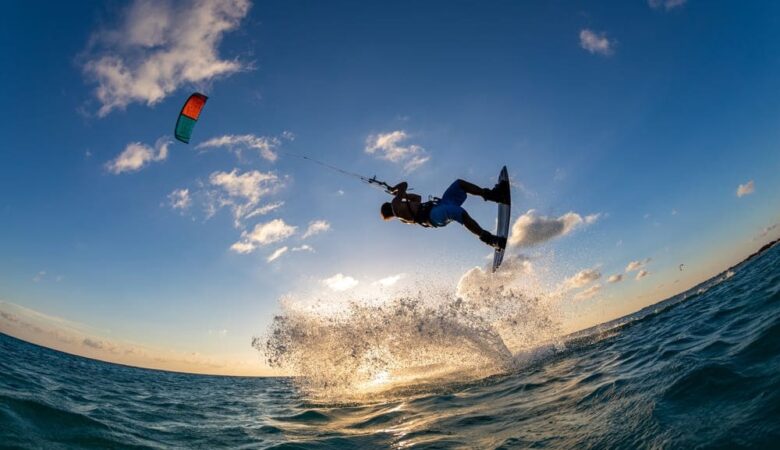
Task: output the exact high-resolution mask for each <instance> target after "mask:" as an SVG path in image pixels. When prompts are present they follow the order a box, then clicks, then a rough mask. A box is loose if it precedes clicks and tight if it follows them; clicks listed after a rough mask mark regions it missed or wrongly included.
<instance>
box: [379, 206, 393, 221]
mask: <svg viewBox="0 0 780 450" xmlns="http://www.w3.org/2000/svg"><path fill="white" fill-rule="evenodd" d="M380 212H381V213H382V218H383V219H385V220H390V219H392V218H393V217H394V216H395V214H393V205H391V204H390V202H385V203H382V208H381V209H380Z"/></svg>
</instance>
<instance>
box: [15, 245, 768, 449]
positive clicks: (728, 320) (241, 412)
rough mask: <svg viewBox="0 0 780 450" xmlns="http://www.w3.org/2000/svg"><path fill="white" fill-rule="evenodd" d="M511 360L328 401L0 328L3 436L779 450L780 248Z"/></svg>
mask: <svg viewBox="0 0 780 450" xmlns="http://www.w3.org/2000/svg"><path fill="white" fill-rule="evenodd" d="M286 332H287V333H288V334H289V329H286ZM475 339H476V338H475ZM285 342H288V343H289V341H285ZM471 342H476V340H472V341H471ZM266 345H270V344H266ZM285 348H286V347H285ZM529 355H530V356H529ZM285 356H288V355H279V354H278V353H277V354H276V355H275V357H276V361H277V362H278V361H279V359H280V358H281V359H284V357H285ZM512 357H513V358H514V360H515V361H520V360H522V363H519V362H517V363H516V364H514V365H512V366H511V368H507V367H510V366H505V367H504V370H501V371H499V372H500V373H497V374H493V375H491V376H487V377H476V378H475V377H473V376H469V377H461V378H459V377H458V376H457V375H453V374H449V376H448V377H447V378H446V381H439V382H436V383H430V382H429V383H420V384H419V385H415V384H413V383H412V384H411V385H410V384H406V385H404V386H403V387H401V388H398V389H394V390H388V391H385V392H380V393H375V394H372V395H365V396H363V397H356V396H351V395H345V396H344V397H343V398H341V399H340V398H339V397H338V396H337V397H333V396H332V395H330V396H328V397H322V396H317V395H315V393H316V391H312V387H311V386H308V387H307V385H306V383H305V382H302V381H301V380H300V379H294V378H248V377H247V378H241V377H219V376H202V375H188V374H178V373H168V372H161V371H154V370H146V369H138V368H132V367H125V366H120V365H114V364H108V363H104V362H99V361H94V360H90V359H85V358H81V357H77V356H72V355H68V354H64V353H60V352H57V351H53V350H49V349H46V348H42V347H39V346H36V345H32V344H28V343H25V342H23V341H20V340H17V339H14V338H12V337H9V336H6V335H2V334H0V447H2V448H47V449H48V448H274V449H309V448H311V449H315V448H316V449H327V448H339V449H358V448H360V449H363V448H408V447H411V448H486V449H487V448H491V449H492V448H501V449H509V448H627V449H635V448H686V449H688V448H723V449H734V448H780V246H775V247H774V248H772V249H770V250H768V251H766V252H764V253H762V254H760V255H759V256H757V257H755V258H753V259H751V260H748V261H746V262H744V263H742V264H740V265H738V266H736V267H734V268H732V269H730V270H729V271H727V272H724V273H722V274H719V275H718V276H716V277H714V278H712V279H710V280H708V281H707V282H705V283H702V284H701V285H699V286H696V287H694V288H693V289H691V290H689V291H687V292H684V293H681V294H679V295H677V296H675V297H672V298H670V299H668V300H665V301H663V302H660V303H658V304H655V305H652V306H650V307H647V308H645V309H643V310H641V311H639V312H637V313H635V314H632V315H630V316H627V317H624V318H621V319H618V320H616V321H612V322H610V323H606V324H602V325H600V326H598V327H594V328H591V329H589V330H585V331H583V332H579V333H576V334H575V335H570V336H567V337H565V338H564V339H562V340H561V341H559V342H557V343H556V344H555V345H550V346H546V347H544V348H543V349H542V350H540V351H536V352H530V353H529V352H525V353H524V357H523V358H521V359H518V358H517V355H512ZM373 376H374V377H376V374H373ZM379 381H380V382H381V381H382V380H381V379H380V380H379ZM320 384H321V383H320ZM325 384H327V383H325ZM334 385H338V386H340V387H341V388H343V387H344V385H343V384H339V383H334ZM316 387H317V386H315V387H314V388H315V389H316ZM319 387H322V386H319ZM353 387H354V386H353ZM313 392H314V393H313Z"/></svg>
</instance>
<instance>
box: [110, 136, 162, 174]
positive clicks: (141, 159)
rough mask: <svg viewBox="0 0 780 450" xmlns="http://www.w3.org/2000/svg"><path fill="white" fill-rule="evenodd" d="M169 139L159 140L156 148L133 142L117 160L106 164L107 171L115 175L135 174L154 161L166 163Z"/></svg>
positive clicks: (155, 145)
mask: <svg viewBox="0 0 780 450" xmlns="http://www.w3.org/2000/svg"><path fill="white" fill-rule="evenodd" d="M169 145H171V141H170V139H168V138H160V139H157V142H155V144H154V148H151V147H149V146H148V145H145V144H142V143H140V142H131V143H130V144H127V147H125V149H124V150H123V151H122V153H120V154H119V156H117V157H116V158H114V159H112V160H111V161H109V162H107V163H106V169H107V170H108V171H109V172H111V173H113V174H114V175H119V174H120V173H123V172H135V171H138V170H141V169H142V168H143V167H144V166H145V165H147V164H149V163H151V162H153V161H164V160H165V159H166V158H168V146H169Z"/></svg>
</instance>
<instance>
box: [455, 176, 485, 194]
mask: <svg viewBox="0 0 780 450" xmlns="http://www.w3.org/2000/svg"><path fill="white" fill-rule="evenodd" d="M458 184H459V185H460V188H461V189H463V190H464V191H466V193H467V194H471V195H479V196H480V197H484V196H485V193H486V191H489V190H490V189H486V188H481V187H479V186H477V185H476V184H474V183H469V182H468V181H466V180H460V179H459V180H458Z"/></svg>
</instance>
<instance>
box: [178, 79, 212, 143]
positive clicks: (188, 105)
mask: <svg viewBox="0 0 780 450" xmlns="http://www.w3.org/2000/svg"><path fill="white" fill-rule="evenodd" d="M206 100H208V97H206V96H205V95H203V94H200V93H198V92H196V93H194V94H192V95H190V97H189V98H188V99H187V101H186V102H184V106H183V107H182V108H181V113H180V114H179V120H177V121H176V131H175V133H174V134H175V136H176V139H178V140H179V141H181V142H184V143H185V144H188V143H189V142H190V137H192V130H193V128H195V123H196V122H197V121H198V117H200V112H201V111H202V110H203V107H204V106H205V105H206Z"/></svg>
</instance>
